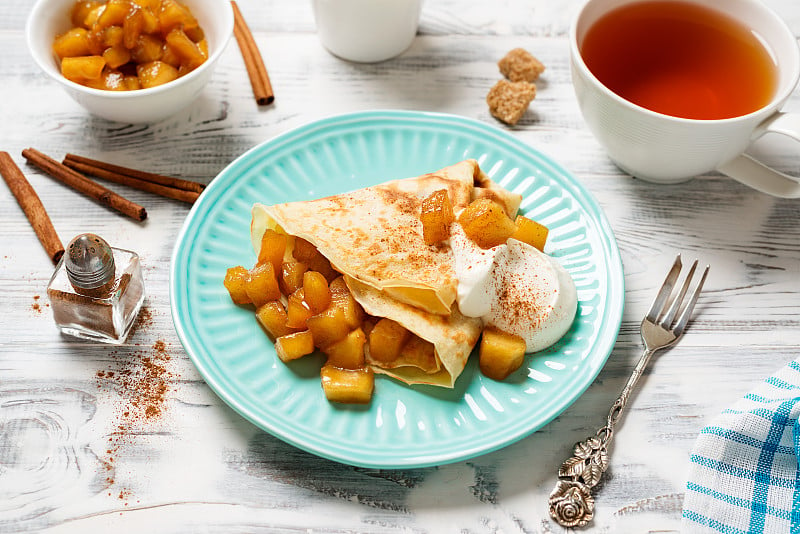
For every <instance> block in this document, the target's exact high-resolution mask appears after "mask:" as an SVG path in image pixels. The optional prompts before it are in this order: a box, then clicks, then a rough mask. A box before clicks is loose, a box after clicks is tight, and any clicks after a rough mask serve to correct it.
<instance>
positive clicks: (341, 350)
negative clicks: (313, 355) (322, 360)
mask: <svg viewBox="0 0 800 534" xmlns="http://www.w3.org/2000/svg"><path fill="white" fill-rule="evenodd" d="M366 342H367V336H366V335H364V331H363V330H361V329H360V328H356V329H355V330H353V331H352V332H350V333H349V334H347V335H346V336H345V337H343V338H342V339H340V340H339V341H337V342H336V343H334V344H333V345H330V346H329V347H327V348H325V349H324V350H323V352H324V353H325V354H327V355H328V364H329V365H333V366H336V367H339V368H341V369H360V368H362V367H364V344H365V343H366Z"/></svg>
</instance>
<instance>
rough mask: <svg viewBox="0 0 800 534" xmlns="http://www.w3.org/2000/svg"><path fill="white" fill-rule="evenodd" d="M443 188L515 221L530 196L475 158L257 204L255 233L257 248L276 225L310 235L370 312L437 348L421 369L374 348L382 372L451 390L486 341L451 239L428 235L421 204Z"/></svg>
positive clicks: (457, 203)
mask: <svg viewBox="0 0 800 534" xmlns="http://www.w3.org/2000/svg"><path fill="white" fill-rule="evenodd" d="M441 189H446V190H447V191H448V194H449V196H450V200H451V202H452V204H453V211H454V212H455V213H456V214H458V213H459V212H460V211H461V210H462V209H464V208H466V207H467V205H468V204H469V203H470V202H471V201H473V200H475V199H476V198H482V197H489V198H492V199H493V200H495V201H497V202H498V203H499V204H500V205H502V206H503V208H504V209H505V211H506V213H507V214H508V215H509V216H510V217H514V216H515V215H516V212H517V210H518V208H519V204H520V201H521V196H520V195H518V194H515V193H512V192H509V191H507V190H505V189H503V188H502V187H501V186H499V185H498V184H496V183H494V182H493V181H492V180H491V179H489V177H488V176H486V174H484V173H483V172H482V171H481V169H480V167H479V165H478V162H477V161H475V160H471V159H470V160H464V161H462V162H459V163H457V164H455V165H451V166H449V167H445V168H443V169H440V170H438V171H436V172H433V173H429V174H424V175H421V176H417V177H412V178H406V179H401V180H392V181H388V182H384V183H382V184H379V185H376V186H372V187H366V188H363V189H359V190H356V191H351V192H348V193H342V194H339V195H334V196H330V197H326V198H322V199H318V200H310V201H302V202H290V203H285V204H277V205H272V206H266V205H263V204H255V205H254V206H253V209H252V223H251V239H252V242H253V247H254V249H255V252H256V254H258V252H259V249H260V246H261V237H262V236H263V234H264V232H265V231H266V229H267V228H271V229H275V230H277V231H280V232H283V233H285V234H287V235H289V236H294V237H300V238H303V239H305V240H307V241H309V242H310V243H312V244H313V245H314V246H316V247H317V249H318V250H319V252H320V253H322V255H324V256H325V257H326V258H327V259H328V260H329V261H330V262H331V265H332V266H333V267H334V269H336V270H337V271H339V272H340V273H343V274H344V275H345V282H346V283H347V286H348V287H349V289H350V291H351V293H352V294H353V297H354V298H355V299H356V301H357V302H358V303H359V304H360V305H361V306H362V307H363V308H364V310H365V311H366V312H367V313H368V314H370V315H373V316H375V317H386V318H389V319H392V320H394V321H397V322H398V323H400V324H401V325H403V326H404V327H405V328H407V329H408V330H409V331H411V332H412V333H414V334H416V335H417V336H419V337H420V338H422V339H424V340H427V341H429V342H431V343H433V345H434V347H435V355H436V358H437V365H436V367H435V368H427V367H424V366H420V365H418V364H416V363H415V362H413V361H409V360H407V359H405V358H404V357H403V355H401V357H400V358H399V359H398V360H397V361H396V362H393V364H392V365H386V364H384V363H382V362H375V361H371V360H370V359H369V355H368V354H367V359H368V362H369V363H371V364H372V367H373V368H374V369H375V371H376V372H380V373H384V374H388V375H390V376H393V377H395V378H397V379H399V380H402V381H404V382H406V383H409V384H418V383H425V384H433V385H440V386H445V387H452V386H453V385H454V383H455V380H456V379H457V377H458V376H459V375H460V373H461V372H462V371H463V369H464V366H465V364H466V361H467V358H468V357H469V354H470V352H471V351H472V349H473V347H474V346H475V343H476V342H477V340H478V338H479V337H480V333H481V329H482V324H481V320H480V319H478V318H473V317H466V316H464V315H462V314H461V313H460V312H459V311H458V306H457V304H456V302H455V301H456V296H457V288H458V280H457V278H456V275H455V266H454V257H453V253H452V250H451V249H450V247H449V246H448V245H447V243H444V244H441V245H434V246H429V245H426V244H425V242H424V240H423V236H422V223H421V222H420V218H419V216H420V206H421V204H422V201H423V200H424V199H425V198H426V197H427V196H428V195H430V194H431V193H433V192H434V191H438V190H441ZM290 254H291V250H290V248H289V249H287V255H290Z"/></svg>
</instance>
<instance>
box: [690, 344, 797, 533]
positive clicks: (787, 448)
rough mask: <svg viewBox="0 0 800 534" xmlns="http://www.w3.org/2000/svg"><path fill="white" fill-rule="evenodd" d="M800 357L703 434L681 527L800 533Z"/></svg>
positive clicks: (696, 530) (694, 458)
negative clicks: (799, 462)
mask: <svg viewBox="0 0 800 534" xmlns="http://www.w3.org/2000/svg"><path fill="white" fill-rule="evenodd" d="M798 416H800V359H797V360H794V361H793V362H790V363H789V364H787V365H786V366H785V367H783V368H782V369H781V370H780V371H778V372H777V373H776V374H774V375H773V376H771V377H769V378H768V379H766V380H765V381H764V382H763V383H762V384H761V385H759V386H758V387H757V388H756V389H755V390H753V391H752V392H750V393H748V394H747V395H745V397H744V398H742V399H740V400H739V401H738V402H736V404H734V405H733V406H732V407H731V408H729V409H727V410H725V411H724V412H722V413H721V414H720V415H719V416H718V417H717V419H716V420H715V421H713V423H712V424H711V425H709V426H707V427H706V428H704V429H703V430H702V431H701V432H700V436H699V437H698V438H697V442H696V443H695V445H694V449H693V450H692V455H691V466H690V471H689V477H688V482H687V485H686V497H685V499H684V502H683V521H682V532H684V533H700V532H703V533H707V532H722V533H725V534H740V533H756V532H758V533H761V532H767V533H800V471H798V463H797V459H798V457H800V423H798Z"/></svg>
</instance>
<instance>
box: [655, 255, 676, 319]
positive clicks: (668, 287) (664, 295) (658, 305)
mask: <svg viewBox="0 0 800 534" xmlns="http://www.w3.org/2000/svg"><path fill="white" fill-rule="evenodd" d="M680 272H681V255H680V254H678V255H677V256H676V257H675V263H673V264H672V269H670V270H669V273H667V277H666V278H665V279H664V283H663V284H662V285H661V289H659V290H658V295H656V299H655V300H654V301H653V304H652V306H650V311H648V312H647V320H648V321H651V322H654V323H655V322H656V321H657V320H658V316H659V314H660V313H661V310H662V309H663V308H664V304H665V303H666V302H667V299H668V298H669V295H670V293H672V288H673V287H674V286H675V281H676V280H677V279H678V274H679V273H680Z"/></svg>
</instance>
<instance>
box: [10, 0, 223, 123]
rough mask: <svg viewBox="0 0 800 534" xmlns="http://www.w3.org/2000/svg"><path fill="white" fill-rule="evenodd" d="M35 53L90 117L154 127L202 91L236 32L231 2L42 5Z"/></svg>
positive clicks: (33, 34) (69, 1) (32, 34)
mask: <svg viewBox="0 0 800 534" xmlns="http://www.w3.org/2000/svg"><path fill="white" fill-rule="evenodd" d="M26 35H27V40H28V47H29V49H30V52H31V55H32V56H33V58H34V60H35V61H36V63H37V64H38V65H39V67H41V69H42V70H43V71H44V72H45V73H46V74H47V75H48V76H50V77H51V78H52V79H53V80H55V81H56V82H58V83H59V84H61V86H62V87H64V89H66V91H67V93H68V94H69V95H70V96H71V97H72V98H73V99H74V100H75V101H76V102H78V103H79V104H80V105H82V106H83V107H84V108H86V110H88V111H89V112H90V113H92V114H94V115H97V116H99V117H102V118H105V119H108V120H112V121H118V122H126V123H152V122H157V121H160V120H162V119H165V118H167V117H169V116H170V115H173V114H174V113H176V112H178V111H180V110H181V109H184V108H185V107H187V106H188V105H190V104H191V103H192V102H193V101H194V100H195V99H196V98H197V97H198V96H199V95H200V93H201V92H202V90H203V88H204V87H205V85H206V83H207V82H208V80H209V79H210V77H211V74H212V71H213V70H214V66H215V65H216V63H217V62H218V60H219V57H220V56H221V55H222V52H223V51H224V49H225V47H226V46H227V44H228V42H229V41H230V38H231V36H232V35H233V11H232V8H231V5H230V3H229V2H228V1H227V0H38V1H37V3H36V4H35V6H34V7H33V9H32V11H31V13H30V15H29V17H28V22H27V27H26Z"/></svg>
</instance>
